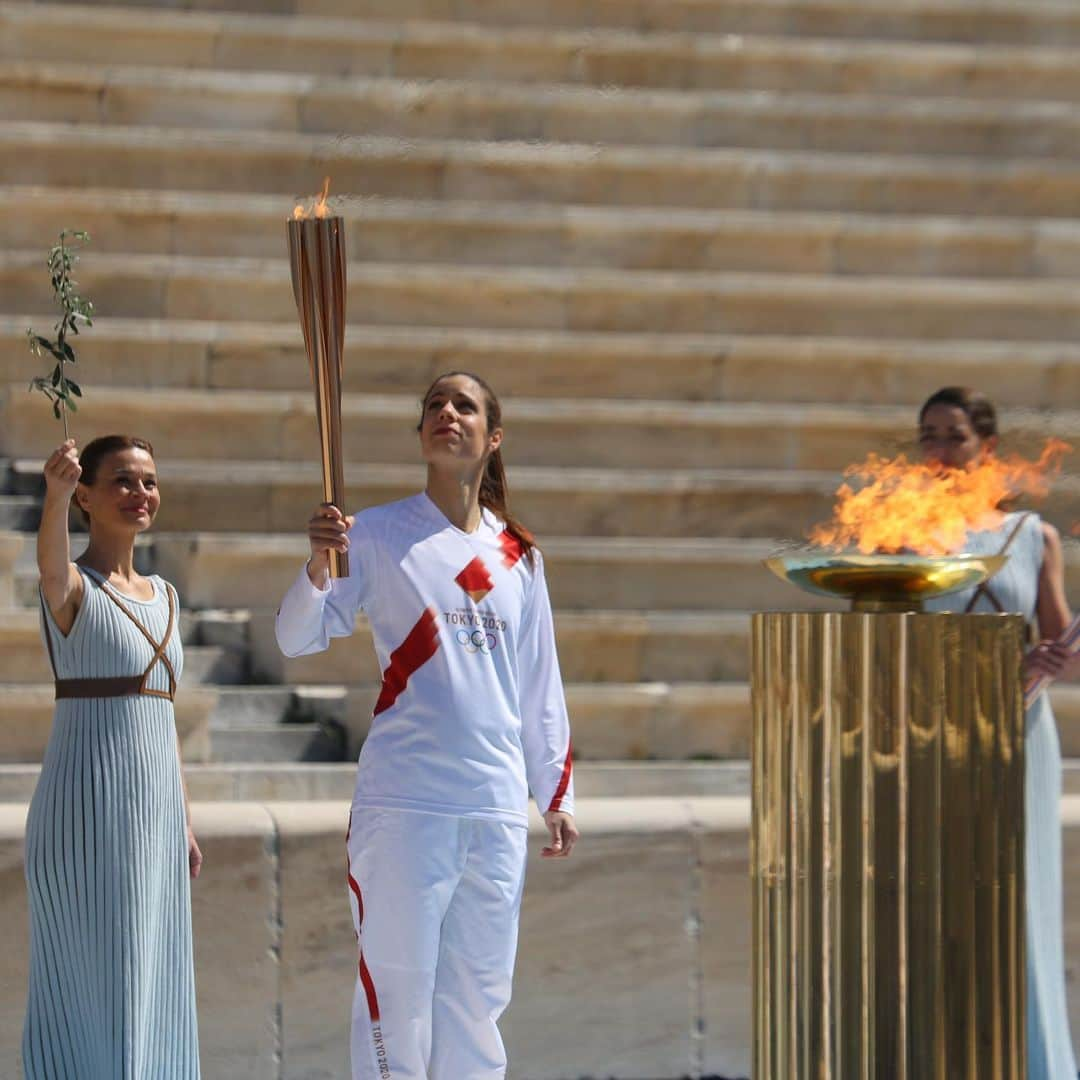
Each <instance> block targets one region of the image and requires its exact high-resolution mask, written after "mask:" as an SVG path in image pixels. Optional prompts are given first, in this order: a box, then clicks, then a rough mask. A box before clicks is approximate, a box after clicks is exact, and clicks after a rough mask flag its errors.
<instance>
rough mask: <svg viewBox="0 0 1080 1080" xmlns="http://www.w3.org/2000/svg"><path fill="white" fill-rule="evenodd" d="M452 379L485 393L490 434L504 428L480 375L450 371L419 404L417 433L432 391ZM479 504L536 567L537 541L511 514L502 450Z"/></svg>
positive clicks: (488, 470) (494, 456)
mask: <svg viewBox="0 0 1080 1080" xmlns="http://www.w3.org/2000/svg"><path fill="white" fill-rule="evenodd" d="M452 375H463V376H464V377H465V378H467V379H472V381H473V382H474V383H476V385H477V386H479V387H480V389H481V390H482V391H483V392H484V404H485V408H486V412H487V429H488V432H489V433H490V432H492V431H494V430H495V429H496V428H497V427H501V426H502V406H501V405H500V404H499V399H498V398H497V397H496V396H495V391H494V390H492V389H491V387H490V386H489V385H488V384H487V382H486V381H485V380H484V379H481V378H480V376H479V375H474V374H473V373H472V372H471V371H448V372H446V373H445V374H443V375H440V376H439V377H438V378H437V379H436V380H435V381H434V382H433V383H432V384H431V385H430V386H429V387H428V388H427V390H426V391H425V393H424V396H423V398H422V399H421V403H420V418H421V419H420V424H418V425H417V430H418V431H419V430H420V426H421V425H422V424H423V416H424V410H425V408H426V407H427V400H428V398H429V397H431V394H432V391H433V390H434V389H435V387H436V386H438V385H439V383H441V382H442V381H443V379H449V378H450V377H451V376H452ZM479 502H480V505H481V506H482V507H484V508H485V509H487V510H490V511H491V512H492V513H493V514H494V515H495V516H496V517H497V518H499V520H500V521H502V523H503V525H504V527H505V529H506V532H507V534H508V535H509V536H512V537H513V538H514V539H515V540H516V541H517V544H518V547H519V548H520V549H521V555H522V557H523V558H524V559H525V561H526V562H527V563H528V564H529V567H530V568H532V567H534V566H535V565H536V555H535V554H534V551H535V548H536V538H535V537H534V536H533V534H532V533H531V532H529V530H528V529H527V528H525V526H524V525H523V524H522V523H521V522H520V521H519V520H518V519H517V518H516V517H515V516H514V515H513V513H511V511H510V505H509V494H508V492H507V485H506V469H505V468H504V467H503V459H502V451H501V450H494V451H492V453H491V454H490V455H489V456H488V459H487V462H486V464H485V465H484V475H483V476H482V477H481V478H480V497H479Z"/></svg>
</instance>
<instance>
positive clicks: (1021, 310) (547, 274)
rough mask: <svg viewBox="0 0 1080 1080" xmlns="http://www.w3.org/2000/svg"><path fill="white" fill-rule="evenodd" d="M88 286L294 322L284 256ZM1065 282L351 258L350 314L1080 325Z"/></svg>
mask: <svg viewBox="0 0 1080 1080" xmlns="http://www.w3.org/2000/svg"><path fill="white" fill-rule="evenodd" d="M79 284H80V286H81V288H82V289H83V290H84V292H85V294H86V295H88V296H90V297H91V298H92V299H93V301H94V303H95V306H96V308H97V310H99V311H100V312H101V313H102V314H106V315H109V316H113V317H117V316H120V317H139V318H147V317H150V318H160V319H171V318H178V319H196V318H210V319H238V318H239V319H265V320H268V321H276V322H286V323H292V322H294V321H295V320H296V310H295V301H294V300H293V296H292V287H291V283H290V278H289V266H288V262H287V260H286V259H284V258H282V259H280V260H276V261H268V260H265V259H238V258H236V259H211V258H206V257H198V256H186V255H167V256H166V255H161V256H158V255H115V254H100V255H96V256H95V257H94V258H93V259H90V258H89V257H87V258H85V259H84V261H83V263H82V265H81V266H80V268H79ZM1075 292H1076V290H1075V287H1074V286H1073V284H1072V283H1071V282H1066V281H1027V280H1024V279H1010V280H972V279H956V278H930V277H926V278H919V279H913V278H910V277H893V276H869V275H862V276H859V277H847V276H838V275H831V274H828V275H819V274H782V275H778V274H750V273H742V274H734V273H733V274H721V273H679V272H659V271H646V270H641V271H619V270H607V269H553V268H542V269H533V268H524V267H495V266H490V267H489V266H469V267H460V266H459V267H451V266H448V265H430V264H425V265H419V264H413V265H409V264H400V263H378V264H375V263H353V264H352V265H351V266H350V267H349V268H348V297H347V308H348V311H349V315H350V317H351V318H353V319H356V320H358V321H361V322H366V323H375V324H379V325H410V326H416V325H423V326H431V327H435V326H457V327H466V326H484V327H488V328H491V329H508V328H521V329H534V330H548V331H550V330H571V331H585V332H590V331H597V332H623V333H628V332H634V331H641V332H651V333H655V332H665V331H670V332H674V333H731V334H776V333H780V334H785V335H800V334H809V335H813V336H829V335H835V336H839V337H847V336H868V335H871V334H880V335H883V336H887V337H907V338H915V339H928V338H933V339H939V340H940V339H948V340H964V339H965V338H966V337H968V336H969V335H970V334H971V328H972V327H973V326H977V327H978V328H979V333H980V334H982V335H986V336H990V337H997V338H999V339H1001V340H1012V341H1017V342H1023V341H1055V340H1062V339H1065V340H1068V339H1071V338H1073V337H1075V336H1080V313H1078V311H1077V309H1076V303H1075V299H1076V298H1075ZM0 294H2V295H4V296H5V298H6V302H7V303H8V304H9V305H11V307H13V308H15V309H19V310H25V311H29V312H31V313H32V314H33V313H40V314H41V315H42V316H45V315H47V314H48V313H49V312H50V304H51V296H50V293H49V285H48V280H47V278H46V275H45V274H44V273H43V271H42V269H41V256H40V254H38V253H37V252H32V251H20V252H8V253H5V254H0Z"/></svg>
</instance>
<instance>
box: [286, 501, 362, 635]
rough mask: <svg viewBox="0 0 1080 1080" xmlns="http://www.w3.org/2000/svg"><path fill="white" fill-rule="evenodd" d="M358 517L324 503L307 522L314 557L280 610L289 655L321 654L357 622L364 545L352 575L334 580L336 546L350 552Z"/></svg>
mask: <svg viewBox="0 0 1080 1080" xmlns="http://www.w3.org/2000/svg"><path fill="white" fill-rule="evenodd" d="M354 525H355V523H354V521H353V519H352V518H351V517H346V516H345V515H344V514H342V513H341V511H340V510H338V508H337V507H336V506H330V505H329V504H327V503H323V504H321V505H320V506H319V507H317V508H316V510H315V513H314V514H312V516H311V519H310V521H308V540H309V542H310V545H311V558H310V559H309V560H308V562H307V564H306V566H305V567H304V569H303V570H301V571H300V573H299V574H298V575H297V577H296V580H295V581H294V582H293V583H292V585H291V586H290V587H289V591H288V592H287V593H286V594H285V596H284V598H283V599H282V601H281V607H280V608H278V613H277V619H276V620H275V622H274V631H275V634H276V635H277V643H278V648H280V649H281V651H282V652H283V653H284V654H285V655H286V656H304V655H307V654H308V653H315V652H322V651H323V650H324V649H326V648H327V647H328V646H329V644H330V639H331V638H335V637H347V636H348V635H349V634H351V633H352V632H353V627H354V626H355V624H356V613H357V611H358V610H359V609H360V606H361V603H362V601H363V597H364V586H365V582H366V580H367V576H368V575H367V574H366V572H365V567H364V565H363V563H364V557H365V555H369V554H370V552H367V551H364V550H363V547H364V545H362V544H361V545H359V548H360V550H357V551H355V554H354V556H353V557H352V558H351V559H350V560H349V562H350V571H351V573H350V576H349V577H347V578H338V579H331V577H330V570H329V565H330V557H329V552H330V551H331V550H336V551H342V552H345V551H349V549H350V548H351V547H352V546H353V544H352V540H353V538H354V536H355V535H356V530H355V529H354Z"/></svg>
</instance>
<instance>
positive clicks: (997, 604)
mask: <svg viewBox="0 0 1080 1080" xmlns="http://www.w3.org/2000/svg"><path fill="white" fill-rule="evenodd" d="M1029 517H1031V515H1030V514H1021V515H1020V520H1019V521H1018V522H1017V523H1016V524H1015V525H1014V526H1013V528H1012V532H1010V533H1009V535H1008V536H1007V537H1006V538H1005V543H1004V544H1002V545H1001V550H1000V551H999V552H998V554H999V555H1004V554H1005V553H1006V552H1007V551H1008V550H1009V548H1010V547H1012V542H1013V541H1014V540H1015V539H1016V537H1017V536H1018V535H1019V533H1020V529H1021V528H1022V527H1023V524H1024V522H1025V521H1027V519H1028V518H1029ZM980 596H985V597H986V599H987V600H988V601H989V602H990V605H991V606H992V607H993V609H994V610H995V611H996V612H997V613H998V614H999V615H1004V614H1005V608H1004V607H1003V606H1002V604H1001V601H1000V600H999V599H998V598H997V596H995V595H994V590H993V589H992V588H991V587H990V585H989V583H988V582H985V581H984V582H982V583H981V584H980V585H979V586H978V588H977V589H976V590H975V591H974V592H973V593H972V594H971V599H970V600H969V601H968V603H967V607H966V608H964V614H965V615H970V614H971V613H972V612H973V611H974V610H975V605H976V604H977V603H978V602H979V597H980Z"/></svg>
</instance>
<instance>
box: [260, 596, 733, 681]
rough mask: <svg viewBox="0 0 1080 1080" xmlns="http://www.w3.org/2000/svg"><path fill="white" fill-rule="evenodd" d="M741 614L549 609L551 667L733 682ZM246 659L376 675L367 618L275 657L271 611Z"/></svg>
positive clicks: (339, 674)
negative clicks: (554, 650) (315, 645)
mask: <svg viewBox="0 0 1080 1080" xmlns="http://www.w3.org/2000/svg"><path fill="white" fill-rule="evenodd" d="M749 628H750V624H749V618H748V616H747V615H745V614H743V613H741V612H700V611H564V610H557V611H556V612H555V633H556V637H557V640H558V646H559V666H560V670H561V671H562V676H563V678H564V679H565V680H566V681H567V682H574V683H639V682H640V683H644V682H672V683H677V682H710V681H737V680H740V679H745V678H746V677H747V649H748V635H749ZM251 664H252V670H253V673H254V675H255V677H256V678H258V679H260V680H263V681H266V682H272V683H277V682H281V683H289V684H297V683H301V684H304V685H311V686H318V685H332V686H341V685H351V686H355V685H361V684H364V683H372V682H377V681H378V680H379V678H380V672H379V666H378V662H377V661H376V658H375V653H374V647H373V645H372V640H371V630H370V627H369V625H368V622H367V619H366V618H365V617H364V616H362V615H361V616H359V617H358V619H357V624H356V632H355V634H354V635H353V637H352V638H342V639H335V640H334V641H333V642H331V645H330V648H329V649H327V650H326V651H325V652H321V653H314V654H312V655H311V656H299V657H293V658H289V657H286V656H282V654H281V650H280V649H279V648H278V646H277V642H276V640H275V638H274V617H273V613H272V612H265V611H264V612H262V613H255V614H254V615H253V616H252V622H251Z"/></svg>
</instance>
